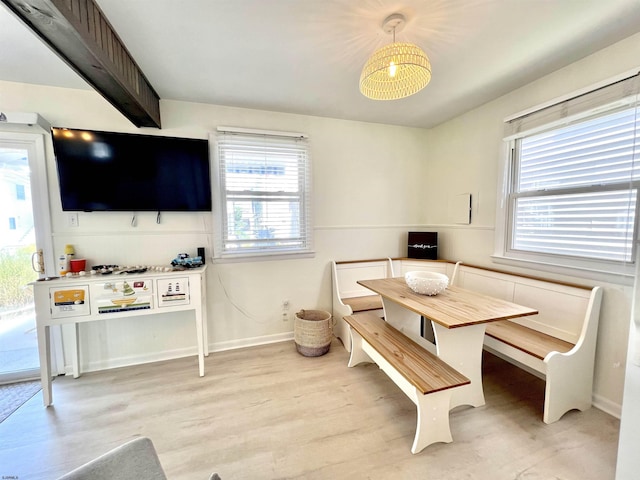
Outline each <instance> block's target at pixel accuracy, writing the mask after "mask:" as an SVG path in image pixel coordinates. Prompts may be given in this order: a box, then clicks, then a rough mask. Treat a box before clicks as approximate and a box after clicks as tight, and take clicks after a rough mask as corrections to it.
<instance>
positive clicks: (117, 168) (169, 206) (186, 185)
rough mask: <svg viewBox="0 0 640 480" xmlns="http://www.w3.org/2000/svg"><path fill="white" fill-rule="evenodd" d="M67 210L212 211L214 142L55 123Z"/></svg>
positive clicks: (62, 186)
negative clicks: (72, 127) (212, 152)
mask: <svg viewBox="0 0 640 480" xmlns="http://www.w3.org/2000/svg"><path fill="white" fill-rule="evenodd" d="M51 130H52V138H53V150H54V153H55V156H56V164H57V167H58V180H59V181H60V197H61V200H62V210H64V211H84V212H91V211H130V212H140V211H157V212H203V211H211V181H210V169H209V142H208V141H207V140H197V139H190V138H176V137H162V136H156V135H135V134H128V133H113V132H97V131H88V130H75V129H68V128H52V129H51Z"/></svg>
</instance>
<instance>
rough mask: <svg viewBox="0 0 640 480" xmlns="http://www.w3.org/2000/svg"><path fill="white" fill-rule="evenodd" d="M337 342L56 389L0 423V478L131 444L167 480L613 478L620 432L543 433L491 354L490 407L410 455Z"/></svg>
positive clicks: (533, 390)
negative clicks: (155, 462) (322, 348)
mask: <svg viewBox="0 0 640 480" xmlns="http://www.w3.org/2000/svg"><path fill="white" fill-rule="evenodd" d="M347 359H348V354H347V352H346V351H345V350H344V348H343V347H342V345H341V343H340V342H339V341H337V340H336V341H334V343H333V345H332V347H331V351H330V352H329V353H328V354H327V355H325V356H322V357H317V358H306V357H302V356H300V355H299V354H297V353H296V351H295V346H294V344H293V342H285V343H279V344H274V345H267V346H261V347H255V348H249V349H243V350H235V351H229V352H222V353H214V354H211V355H210V356H209V357H208V359H207V360H206V376H205V377H202V378H200V377H198V375H197V365H196V358H195V357H191V358H186V359H179V360H173V361H168V362H161V363H154V364H148V365H141V366H135V367H129V368H122V369H117V370H110V371H104V372H97V373H91V374H85V375H83V376H82V377H80V378H78V379H75V380H74V379H73V378H71V377H59V378H58V379H56V380H55V381H54V383H53V398H54V406H52V407H50V408H44V407H43V405H42V394H41V393H40V394H38V395H36V396H35V397H34V398H32V399H31V400H30V401H29V402H27V403H26V404H25V405H24V406H22V407H21V408H20V409H19V410H18V411H17V412H16V413H14V414H13V415H11V416H10V417H9V418H8V419H7V420H5V421H4V422H3V423H2V424H0V478H19V479H20V480H34V479H54V478H56V477H57V476H59V475H61V474H63V473H66V472H67V471H69V470H71V469H73V468H75V467H77V466H79V465H80V464H82V463H84V462H86V461H89V460H90V459H92V458H94V457H96V456H98V455H100V454H102V453H104V452H106V451H107V450H110V449H111V448H113V447H115V446H117V445H119V444H121V443H123V442H125V441H127V440H130V439H132V438H134V437H136V436H139V435H145V436H149V437H151V439H152V440H153V442H154V444H155V446H156V449H157V450H158V453H159V456H160V461H161V462H162V464H163V466H164V468H165V471H166V472H167V476H168V477H169V479H171V480H179V479H185V480H186V479H189V480H191V479H193V480H196V479H204V480H206V479H208V477H209V475H210V474H211V473H212V472H218V473H219V474H220V476H221V478H222V480H230V479H276V478H278V479H280V478H305V479H340V478H349V479H366V478H371V479H402V480H405V479H421V480H424V479H438V480H442V479H447V480H448V479H491V480H502V479H509V480H514V479H519V480H525V479H526V480H543V479H544V480H547V479H563V480H572V479H576V480H589V479H593V480H608V479H613V478H614V467H615V458H616V450H617V439H618V430H619V422H618V420H616V419H615V418H613V417H611V416H609V415H607V414H605V413H603V412H601V411H599V410H597V409H595V408H592V409H590V410H589V411H587V412H570V413H568V414H567V415H565V416H564V417H563V418H562V419H561V420H560V421H559V422H557V423H555V424H553V425H545V424H544V423H542V420H541V417H542V398H543V388H544V385H543V382H542V381H541V380H539V379H537V378H535V377H533V376H530V375H528V374H526V373H524V372H523V371H521V370H520V369H517V368H515V367H513V366H511V365H509V364H507V363H505V362H503V361H501V360H499V359H497V358H495V357H493V356H491V355H488V354H487V356H486V357H485V361H484V385H485V395H486V400H487V404H486V405H485V406H483V407H479V408H468V407H459V408H458V409H456V410H454V411H453V412H452V413H451V431H452V434H453V439H454V441H453V443H450V444H442V443H440V444H435V445H431V446H429V447H427V448H426V449H425V450H423V451H422V452H421V453H419V454H417V455H412V454H411V453H410V451H409V449H410V447H411V443H412V441H413V435H414V433H415V422H416V410H415V406H414V405H413V403H411V401H410V400H409V399H408V398H407V397H406V396H405V395H404V394H403V393H402V392H401V391H400V390H399V389H398V388H397V387H396V385H395V384H393V383H392V382H391V381H390V380H389V379H388V378H387V377H386V376H385V375H384V373H382V371H380V370H379V369H378V368H377V367H376V366H374V365H361V366H358V367H355V368H347V366H346V365H347Z"/></svg>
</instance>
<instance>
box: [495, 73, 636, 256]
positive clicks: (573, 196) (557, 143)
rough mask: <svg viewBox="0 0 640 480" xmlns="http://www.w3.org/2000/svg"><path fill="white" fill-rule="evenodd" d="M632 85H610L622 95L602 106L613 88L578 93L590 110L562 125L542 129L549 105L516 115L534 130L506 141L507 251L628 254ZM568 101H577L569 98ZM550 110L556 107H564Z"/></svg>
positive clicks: (632, 201)
mask: <svg viewBox="0 0 640 480" xmlns="http://www.w3.org/2000/svg"><path fill="white" fill-rule="evenodd" d="M636 79H637V76H636V77H634V79H633V81H634V82H635V80H636ZM632 84H633V83H632V82H628V83H626V84H625V88H621V84H619V83H618V84H615V85H614V86H613V87H612V89H613V92H618V93H619V94H621V95H624V97H625V100H624V102H623V103H620V102H619V101H618V102H614V103H610V104H609V107H608V108H606V107H607V106H606V105H600V104H599V101H600V100H601V99H602V98H607V99H608V100H611V96H612V95H613V94H612V91H608V92H607V91H606V89H600V90H598V91H597V92H595V93H594V96H595V98H589V97H588V96H582V97H580V98H581V100H580V104H581V105H583V106H584V105H590V107H592V110H590V111H587V110H585V111H581V112H578V111H577V110H576V109H575V108H574V112H573V114H574V117H573V120H572V121H567V122H562V124H561V125H560V126H558V122H557V120H558V119H554V122H553V124H552V126H551V127H548V128H547V129H541V128H540V127H541V126H542V125H544V124H543V123H542V122H543V121H544V120H548V119H549V111H543V112H540V113H538V114H536V113H534V114H533V115H532V116H531V117H530V118H528V119H521V120H520V122H519V124H520V126H522V125H523V123H526V124H527V126H528V127H530V128H531V129H532V131H533V132H534V133H526V132H525V133H521V134H519V135H516V138H515V139H514V140H513V141H512V145H513V149H512V165H511V172H512V176H511V187H510V194H509V206H510V207H509V208H510V210H509V211H510V219H509V224H510V228H508V229H507V233H508V235H510V238H509V241H508V242H507V243H508V245H510V249H511V250H513V251H522V252H537V253H541V254H545V255H561V256H565V257H580V258H590V259H597V260H606V261H616V262H630V261H632V259H633V238H634V227H635V223H636V210H637V202H638V187H639V186H640V150H639V148H640V126H639V124H638V122H639V119H638V108H637V107H636V105H635V104H634V103H635V100H634V102H632V101H630V99H629V91H628V88H629V85H632ZM569 103H570V104H572V106H573V107H575V106H576V105H577V103H576V101H575V99H572V100H570V101H569ZM594 105H595V109H594ZM565 107H566V108H564V110H567V108H568V107H567V106H566V105H565ZM603 107H605V108H603ZM550 110H551V111H553V112H556V113H558V112H561V111H562V110H563V107H562V106H554V107H550ZM536 115H539V116H538V118H535V117H536ZM507 129H508V131H510V133H514V131H515V130H514V129H513V128H512V127H507ZM540 130H542V131H540Z"/></svg>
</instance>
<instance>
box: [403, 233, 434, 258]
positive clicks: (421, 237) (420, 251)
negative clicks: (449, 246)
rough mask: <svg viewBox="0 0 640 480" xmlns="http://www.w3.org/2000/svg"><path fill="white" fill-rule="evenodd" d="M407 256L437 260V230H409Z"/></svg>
mask: <svg viewBox="0 0 640 480" xmlns="http://www.w3.org/2000/svg"><path fill="white" fill-rule="evenodd" d="M407 256H408V257H409V258H420V259H423V260H437V259H438V232H409V236H408V241H407Z"/></svg>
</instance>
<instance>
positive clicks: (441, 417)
mask: <svg viewBox="0 0 640 480" xmlns="http://www.w3.org/2000/svg"><path fill="white" fill-rule="evenodd" d="M344 321H345V322H346V323H347V324H348V325H349V327H350V330H351V341H352V345H351V356H350V358H349V364H348V366H349V367H354V366H356V365H358V364H360V363H363V362H374V363H376V364H377V365H378V366H379V367H380V369H382V370H383V371H384V372H385V373H386V374H387V375H388V376H389V378H391V380H393V382H394V383H395V384H396V385H398V386H399V387H400V389H401V390H402V391H403V392H404V393H405V394H406V395H407V396H408V397H409V398H410V399H411V400H412V401H413V403H415V404H416V407H417V413H418V415H417V425H416V434H415V437H414V441H413V445H412V447H411V453H418V452H420V451H421V450H423V449H424V448H425V447H427V446H428V445H431V444H432V443H436V442H445V443H449V442H451V441H452V437H451V430H450V428H449V405H450V399H451V389H453V388H456V387H460V386H463V385H468V384H469V383H470V381H469V379H468V378H467V377H465V376H464V375H462V374H461V373H459V372H458V371H456V370H455V369H454V368H452V367H451V366H449V365H448V364H447V363H445V362H444V361H442V360H440V359H439V358H438V357H437V356H435V355H433V354H432V353H430V352H428V351H427V350H425V349H424V348H422V347H421V346H420V345H418V344H417V343H415V342H414V341H413V340H411V339H410V338H408V337H406V336H405V335H404V334H403V333H401V332H400V331H399V330H397V329H395V328H394V327H393V326H391V325H390V324H388V323H387V322H385V321H384V320H382V319H381V318H380V317H378V316H376V315H375V314H372V313H360V314H358V315H348V316H345V317H344Z"/></svg>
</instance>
